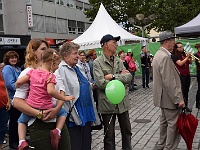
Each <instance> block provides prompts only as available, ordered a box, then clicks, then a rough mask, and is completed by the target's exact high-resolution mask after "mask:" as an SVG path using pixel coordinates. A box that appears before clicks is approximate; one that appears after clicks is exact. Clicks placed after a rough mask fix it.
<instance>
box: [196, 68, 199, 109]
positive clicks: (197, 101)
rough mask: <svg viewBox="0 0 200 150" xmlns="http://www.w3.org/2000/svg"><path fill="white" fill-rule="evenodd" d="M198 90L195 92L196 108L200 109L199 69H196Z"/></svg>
mask: <svg viewBox="0 0 200 150" xmlns="http://www.w3.org/2000/svg"><path fill="white" fill-rule="evenodd" d="M197 83H198V90H197V94H196V108H198V109H200V71H198V70H197Z"/></svg>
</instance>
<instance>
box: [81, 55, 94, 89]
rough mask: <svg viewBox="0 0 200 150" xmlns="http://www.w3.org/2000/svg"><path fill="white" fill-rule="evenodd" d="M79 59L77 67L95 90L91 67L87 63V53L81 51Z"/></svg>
mask: <svg viewBox="0 0 200 150" xmlns="http://www.w3.org/2000/svg"><path fill="white" fill-rule="evenodd" d="M78 58H79V59H78V63H77V66H78V67H79V69H80V71H81V73H82V74H83V75H84V76H85V78H86V79H87V80H88V82H89V83H90V85H91V86H92V88H93V85H94V80H93V79H92V77H91V73H90V67H89V65H88V63H87V62H86V55H85V51H79V52H78Z"/></svg>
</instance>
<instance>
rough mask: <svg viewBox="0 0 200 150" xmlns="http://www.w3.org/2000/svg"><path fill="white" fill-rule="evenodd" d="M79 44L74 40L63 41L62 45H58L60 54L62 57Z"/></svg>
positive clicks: (77, 47)
mask: <svg viewBox="0 0 200 150" xmlns="http://www.w3.org/2000/svg"><path fill="white" fill-rule="evenodd" d="M79 48H80V46H79V45H78V44H76V43H74V42H65V43H64V44H63V45H62V46H60V56H61V57H62V58H63V57H64V56H66V55H67V54H69V53H71V51H72V50H74V49H79Z"/></svg>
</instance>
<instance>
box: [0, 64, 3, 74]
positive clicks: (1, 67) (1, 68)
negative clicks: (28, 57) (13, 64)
mask: <svg viewBox="0 0 200 150" xmlns="http://www.w3.org/2000/svg"><path fill="white" fill-rule="evenodd" d="M3 67H4V63H0V73H2V70H3Z"/></svg>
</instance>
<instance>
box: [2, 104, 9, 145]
mask: <svg viewBox="0 0 200 150" xmlns="http://www.w3.org/2000/svg"><path fill="white" fill-rule="evenodd" d="M7 123H8V112H7V111H6V107H3V108H0V144H3V141H4V137H5V134H6V132H7Z"/></svg>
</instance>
